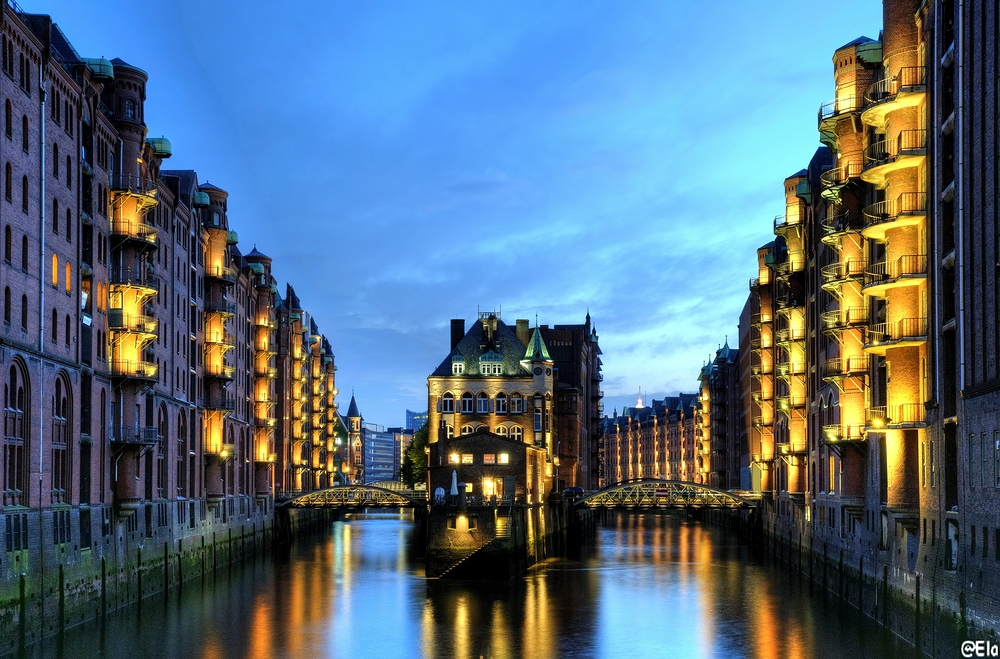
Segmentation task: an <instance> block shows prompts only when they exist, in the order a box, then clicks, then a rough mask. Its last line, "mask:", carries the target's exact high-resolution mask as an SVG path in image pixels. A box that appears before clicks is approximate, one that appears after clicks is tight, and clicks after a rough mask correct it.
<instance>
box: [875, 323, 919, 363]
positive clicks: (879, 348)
mask: <svg viewBox="0 0 1000 659" xmlns="http://www.w3.org/2000/svg"><path fill="white" fill-rule="evenodd" d="M926 341H927V318H902V319H900V320H897V321H895V322H892V323H875V324H873V325H869V326H868V329H866V330H865V346H864V350H865V352H869V353H872V354H876V355H885V351H886V350H887V349H889V348H905V347H909V346H917V345H921V344H922V343H925V342H926Z"/></svg>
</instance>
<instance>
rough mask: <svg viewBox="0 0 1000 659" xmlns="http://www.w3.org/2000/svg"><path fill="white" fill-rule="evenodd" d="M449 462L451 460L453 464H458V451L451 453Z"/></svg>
mask: <svg viewBox="0 0 1000 659" xmlns="http://www.w3.org/2000/svg"><path fill="white" fill-rule="evenodd" d="M448 462H450V463H451V464H453V465H457V464H458V453H452V454H451V455H449V456H448Z"/></svg>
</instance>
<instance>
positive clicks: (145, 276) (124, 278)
mask: <svg viewBox="0 0 1000 659" xmlns="http://www.w3.org/2000/svg"><path fill="white" fill-rule="evenodd" d="M108 280H109V282H110V283H111V285H112V286H115V287H116V288H123V287H127V288H139V289H142V290H143V292H144V293H145V294H146V295H156V292H157V291H158V290H159V289H160V278H159V277H157V276H156V274H155V273H154V272H152V271H151V270H150V269H148V268H111V270H110V272H108Z"/></svg>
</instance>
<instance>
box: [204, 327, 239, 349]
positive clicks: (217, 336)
mask: <svg viewBox="0 0 1000 659" xmlns="http://www.w3.org/2000/svg"><path fill="white" fill-rule="evenodd" d="M205 343H206V344H207V345H216V346H222V347H223V348H233V347H235V345H236V338H235V337H234V336H233V335H232V334H230V333H229V332H226V331H214V332H205Z"/></svg>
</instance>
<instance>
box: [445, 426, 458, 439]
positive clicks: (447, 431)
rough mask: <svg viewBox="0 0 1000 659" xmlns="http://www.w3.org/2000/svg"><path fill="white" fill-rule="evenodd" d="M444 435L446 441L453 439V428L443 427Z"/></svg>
mask: <svg viewBox="0 0 1000 659" xmlns="http://www.w3.org/2000/svg"><path fill="white" fill-rule="evenodd" d="M444 435H445V437H447V438H448V439H451V438H452V437H454V436H455V426H445V427H444Z"/></svg>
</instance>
